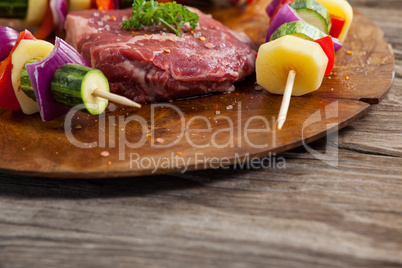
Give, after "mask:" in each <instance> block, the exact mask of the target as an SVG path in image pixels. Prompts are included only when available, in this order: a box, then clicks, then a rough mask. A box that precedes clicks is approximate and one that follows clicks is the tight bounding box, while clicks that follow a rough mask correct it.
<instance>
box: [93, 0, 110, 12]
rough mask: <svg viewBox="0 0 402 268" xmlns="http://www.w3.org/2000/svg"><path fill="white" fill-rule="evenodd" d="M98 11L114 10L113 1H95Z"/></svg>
mask: <svg viewBox="0 0 402 268" xmlns="http://www.w3.org/2000/svg"><path fill="white" fill-rule="evenodd" d="M96 6H97V7H98V10H111V9H114V4H113V0H96Z"/></svg>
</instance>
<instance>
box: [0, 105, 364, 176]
mask: <svg viewBox="0 0 402 268" xmlns="http://www.w3.org/2000/svg"><path fill="white" fill-rule="evenodd" d="M359 103H360V104H361V105H362V106H364V108H362V109H361V110H360V112H359V113H357V114H355V115H353V116H352V117H350V118H348V119H347V120H345V121H343V122H341V123H339V124H337V125H334V126H332V127H330V128H328V129H326V130H324V131H321V132H317V133H315V134H314V135H311V136H308V137H306V138H304V139H301V140H297V141H294V142H292V143H289V144H286V145H284V146H281V147H276V148H275V149H274V150H271V151H267V150H265V151H264V150H262V151H260V152H257V153H254V154H249V155H248V156H249V157H248V158H246V155H239V158H242V157H244V159H255V158H263V157H266V156H267V155H269V154H278V153H283V152H286V151H288V150H291V149H295V148H297V147H300V146H303V145H305V144H309V143H311V142H314V141H316V140H318V139H320V138H323V137H325V136H327V135H329V134H332V133H334V132H336V131H339V130H341V129H343V128H344V127H346V126H348V125H349V124H351V123H353V122H355V121H357V120H359V119H360V118H362V117H363V116H365V115H366V114H367V113H368V112H369V110H370V108H371V105H369V104H368V103H364V102H359ZM244 162H245V161H240V162H237V161H236V158H230V162H228V163H227V164H225V165H222V167H227V166H233V165H236V164H242V163H244ZM207 169H208V168H207ZM196 170H205V169H204V168H197V166H195V165H190V166H188V167H186V170H185V172H191V171H196ZM152 171H153V169H143V170H140V171H131V170H130V171H127V170H125V171H122V172H119V173H116V172H115V171H114V172H113V174H111V173H108V172H79V171H78V172H58V173H55V172H41V171H31V170H15V169H4V168H0V172H2V173H8V174H12V175H17V176H27V177H37V178H49V179H113V178H133V177H146V176H154V175H166V174H174V173H185V172H183V171H182V170H180V169H178V168H173V169H158V171H157V172H155V173H153V172H152Z"/></svg>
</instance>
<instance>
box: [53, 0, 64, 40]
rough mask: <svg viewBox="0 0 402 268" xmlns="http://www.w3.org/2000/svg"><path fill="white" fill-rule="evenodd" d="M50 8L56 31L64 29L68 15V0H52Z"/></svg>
mask: <svg viewBox="0 0 402 268" xmlns="http://www.w3.org/2000/svg"><path fill="white" fill-rule="evenodd" d="M50 9H51V11H52V15H53V21H54V25H55V27H56V32H58V33H60V32H62V31H63V30H64V22H65V21H66V16H67V0H50Z"/></svg>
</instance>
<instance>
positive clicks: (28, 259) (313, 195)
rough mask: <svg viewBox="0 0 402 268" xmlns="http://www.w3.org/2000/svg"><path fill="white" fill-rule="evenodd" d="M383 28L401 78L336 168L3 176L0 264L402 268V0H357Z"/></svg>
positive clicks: (302, 155)
mask: <svg viewBox="0 0 402 268" xmlns="http://www.w3.org/2000/svg"><path fill="white" fill-rule="evenodd" d="M350 2H351V4H352V5H353V6H354V8H356V9H357V10H358V11H360V12H361V13H363V14H364V15H366V16H367V17H369V18H370V19H372V20H373V21H374V22H375V23H377V25H378V26H379V27H380V28H381V29H382V30H383V31H384V33H385V39H386V40H387V42H389V43H390V44H391V45H392V46H393V49H394V53H395V61H396V66H395V71H396V72H395V73H396V74H395V81H394V84H393V86H392V88H391V91H390V92H389V94H388V96H387V97H386V99H385V100H384V101H382V102H381V103H380V104H378V105H374V106H373V107H372V109H371V111H370V112H369V114H368V115H366V116H365V117H363V118H362V119H360V120H358V121H357V122H355V123H353V124H351V125H350V126H348V127H346V128H344V129H342V130H341V131H340V132H339V133H338V134H339V136H338V141H337V143H336V144H332V145H331V144H330V143H328V142H327V139H321V140H319V141H317V142H314V143H313V144H312V145H311V147H312V148H314V149H315V150H318V151H319V152H324V151H325V150H326V149H328V145H329V146H333V147H335V148H337V149H338V156H339V163H338V166H337V167H334V166H331V165H329V164H328V163H327V162H325V161H321V160H318V159H316V158H315V157H314V156H313V155H312V154H310V153H309V152H308V151H306V149H305V148H304V147H301V148H298V149H295V150H292V151H290V152H287V153H284V154H281V155H278V156H277V157H283V158H284V159H285V163H286V168H285V169H280V168H271V169H258V170H240V169H238V168H232V169H230V170H222V169H221V170H206V171H197V172H191V173H186V174H173V175H160V176H154V177H143V178H125V179H106V180H105V179H103V180H61V179H57V178H54V179H42V178H30V177H20V176H13V175H9V174H0V267H87V266H88V267H108V266H110V267H112V266H113V267H140V266H147V267H148V266H155V267H165V266H168V267H192V266H222V267H268V266H273V267H289V266H292V267H301V266H305V267H313V266H334V267H345V266H351V267H380V266H385V267H397V266H398V267H400V266H402V145H401V144H402V108H401V105H402V78H401V76H402V37H401V34H402V2H401V1H400V0H381V1H378V0H353V1H352V0H351V1H350Z"/></svg>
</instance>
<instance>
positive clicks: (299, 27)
mask: <svg viewBox="0 0 402 268" xmlns="http://www.w3.org/2000/svg"><path fill="white" fill-rule="evenodd" d="M285 35H293V36H296V37H300V38H303V39H306V40H317V39H320V38H323V37H325V34H324V33H323V32H321V31H320V30H319V29H318V28H316V27H314V26H313V25H311V24H309V23H307V22H305V21H292V22H288V23H284V24H282V25H281V26H279V27H278V29H276V31H275V32H274V33H273V34H272V35H271V38H270V41H272V40H275V39H278V38H281V37H283V36H285Z"/></svg>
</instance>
